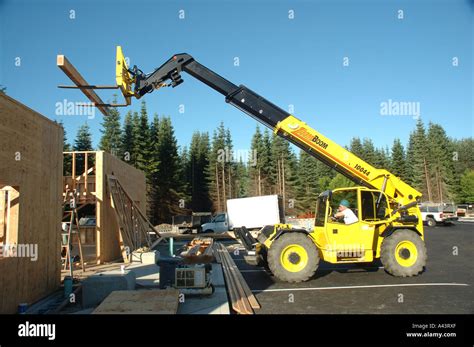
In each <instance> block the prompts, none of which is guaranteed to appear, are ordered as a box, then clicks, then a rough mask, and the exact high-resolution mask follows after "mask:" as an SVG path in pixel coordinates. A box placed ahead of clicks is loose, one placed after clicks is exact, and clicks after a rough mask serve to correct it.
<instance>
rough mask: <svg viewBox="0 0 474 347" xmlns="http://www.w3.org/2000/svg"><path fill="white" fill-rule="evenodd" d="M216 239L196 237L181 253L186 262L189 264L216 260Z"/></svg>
mask: <svg viewBox="0 0 474 347" xmlns="http://www.w3.org/2000/svg"><path fill="white" fill-rule="evenodd" d="M213 243H214V240H213V239H212V238H210V237H196V238H194V239H193V240H191V242H189V243H188V244H187V245H186V246H185V247H186V250H185V251H184V252H183V253H181V257H183V259H184V262H185V263H187V264H207V263H211V262H213V261H214V253H213V250H212V249H213V247H212V245H213Z"/></svg>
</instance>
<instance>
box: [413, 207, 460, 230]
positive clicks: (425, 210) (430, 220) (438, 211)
mask: <svg viewBox="0 0 474 347" xmlns="http://www.w3.org/2000/svg"><path fill="white" fill-rule="evenodd" d="M420 211H421V216H422V218H423V222H424V223H426V224H427V225H428V226H429V227H434V226H436V224H438V223H442V224H449V223H451V222H455V221H457V220H458V217H457V215H456V211H455V210H454V209H453V208H451V205H450V204H421V205H420Z"/></svg>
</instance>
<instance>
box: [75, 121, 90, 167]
mask: <svg viewBox="0 0 474 347" xmlns="http://www.w3.org/2000/svg"><path fill="white" fill-rule="evenodd" d="M73 149H74V151H92V150H93V149H92V134H91V132H90V128H89V125H87V123H86V124H84V125H81V126H80V127H79V129H78V130H77V135H76V139H75V140H74V146H73ZM76 158H77V159H76V174H82V173H83V172H84V169H85V160H84V155H77V157H76ZM88 165H89V166H92V165H93V160H92V158H90V157H88Z"/></svg>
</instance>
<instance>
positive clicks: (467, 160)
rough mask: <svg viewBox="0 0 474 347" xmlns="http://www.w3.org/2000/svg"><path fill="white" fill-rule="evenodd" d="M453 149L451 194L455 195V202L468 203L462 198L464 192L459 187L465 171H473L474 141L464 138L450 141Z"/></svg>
mask: <svg viewBox="0 0 474 347" xmlns="http://www.w3.org/2000/svg"><path fill="white" fill-rule="evenodd" d="M451 146H452V148H453V153H452V159H453V165H454V172H455V175H454V180H453V192H454V193H455V197H456V201H457V202H468V201H467V200H465V198H464V192H463V189H462V187H461V177H462V176H463V175H464V173H465V172H466V170H474V151H473V150H472V149H473V148H474V139H473V138H466V139H460V140H452V141H451Z"/></svg>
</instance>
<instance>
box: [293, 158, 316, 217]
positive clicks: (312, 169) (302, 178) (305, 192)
mask: <svg viewBox="0 0 474 347" xmlns="http://www.w3.org/2000/svg"><path fill="white" fill-rule="evenodd" d="M319 179H320V177H318V160H317V159H316V158H314V157H312V156H310V155H309V154H308V153H306V152H305V151H303V150H302V151H300V157H299V162H298V184H297V193H298V195H297V196H298V197H297V199H296V206H297V209H298V211H299V212H302V213H304V214H306V215H308V214H309V215H310V214H312V213H313V212H314V204H315V202H316V198H317V197H318V195H319V193H320V187H319Z"/></svg>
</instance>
